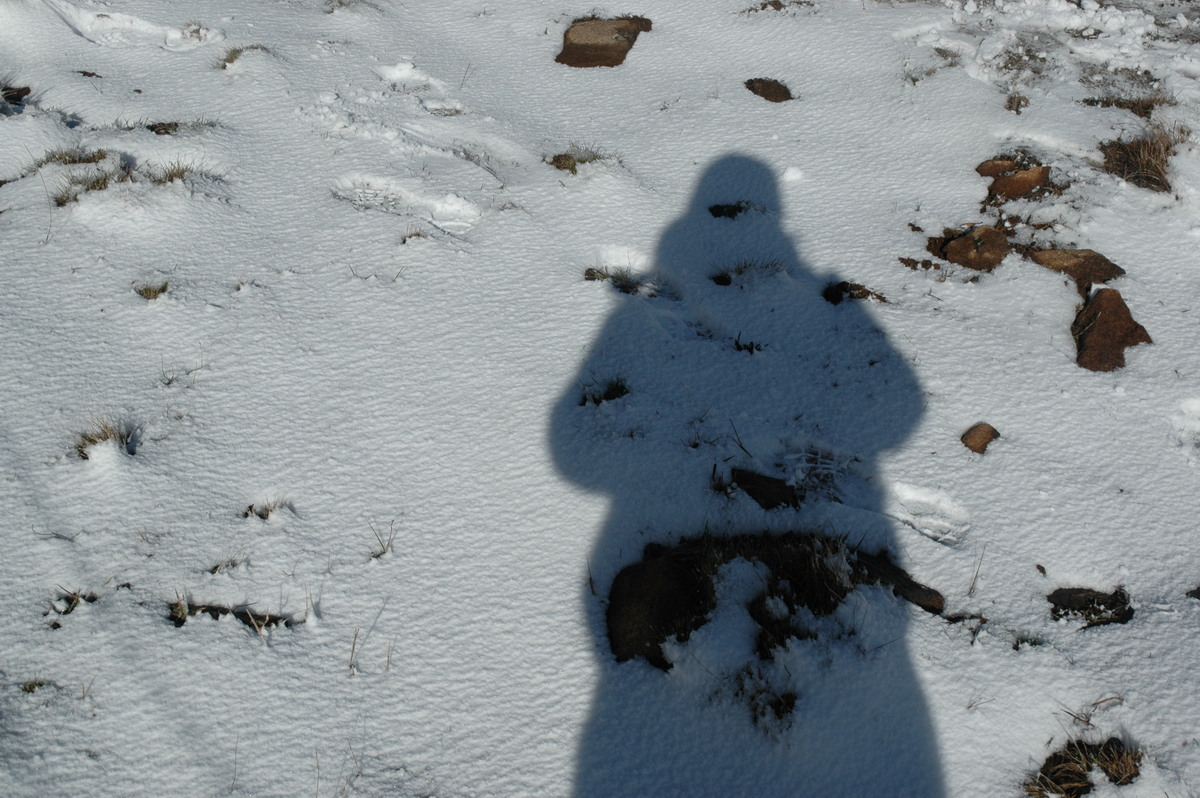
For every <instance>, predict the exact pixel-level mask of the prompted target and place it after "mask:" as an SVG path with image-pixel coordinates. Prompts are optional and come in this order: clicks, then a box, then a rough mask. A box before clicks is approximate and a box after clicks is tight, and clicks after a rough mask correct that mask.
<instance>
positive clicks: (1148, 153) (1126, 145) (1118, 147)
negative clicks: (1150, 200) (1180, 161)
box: [1100, 125, 1191, 191]
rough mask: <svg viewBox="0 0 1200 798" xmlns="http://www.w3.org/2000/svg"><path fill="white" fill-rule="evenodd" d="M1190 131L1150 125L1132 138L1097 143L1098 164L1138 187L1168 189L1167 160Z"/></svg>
mask: <svg viewBox="0 0 1200 798" xmlns="http://www.w3.org/2000/svg"><path fill="white" fill-rule="evenodd" d="M1190 134H1191V131H1189V130H1188V129H1187V128H1184V127H1182V126H1180V125H1175V126H1172V127H1164V126H1163V125H1153V126H1151V127H1150V128H1149V129H1148V130H1146V132H1145V133H1143V134H1142V135H1140V136H1138V137H1137V138H1135V139H1129V140H1125V139H1112V140H1111V141H1105V142H1102V143H1101V144H1100V152H1101V154H1103V155H1104V164H1103V165H1102V167H1101V168H1103V169H1104V171H1106V172H1108V173H1109V174H1112V175H1116V176H1117V177H1119V178H1121V179H1122V180H1125V181H1127V182H1130V183H1133V184H1134V185H1135V186H1139V187H1140V188H1145V189H1149V190H1151V191H1170V190H1171V181H1170V178H1169V177H1168V167H1169V161H1170V158H1171V156H1172V155H1174V154H1175V147H1176V145H1178V144H1182V143H1183V142H1184V141H1186V140H1187V137H1188V136H1189V135H1190Z"/></svg>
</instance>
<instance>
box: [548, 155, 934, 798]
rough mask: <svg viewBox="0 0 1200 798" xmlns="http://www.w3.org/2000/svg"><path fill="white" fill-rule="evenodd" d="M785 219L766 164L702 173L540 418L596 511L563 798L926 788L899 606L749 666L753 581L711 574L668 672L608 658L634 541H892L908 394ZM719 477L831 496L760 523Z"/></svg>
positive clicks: (873, 609)
mask: <svg viewBox="0 0 1200 798" xmlns="http://www.w3.org/2000/svg"><path fill="white" fill-rule="evenodd" d="M714 206H716V210H715V211H714V210H711V209H712V208H713V207H714ZM780 212H781V208H780V203H779V199H778V196H777V191H776V187H775V182H774V178H773V176H772V174H771V172H770V170H769V169H768V168H767V167H766V166H764V165H763V164H762V163H760V162H758V161H755V160H753V159H750V158H746V157H742V156H727V157H725V158H722V159H720V160H718V161H716V162H714V163H713V164H712V165H711V166H709V167H708V169H707V170H706V172H705V174H704V176H703V177H702V178H701V180H700V182H699V184H698V186H697V189H696V192H695V195H694V198H693V200H692V202H691V205H690V207H689V208H688V209H687V210H686V212H685V213H684V215H683V216H682V217H681V218H680V219H678V220H677V221H676V222H675V223H674V224H673V225H672V226H671V227H670V228H669V229H668V230H667V231H666V233H665V234H664V236H663V238H662V240H661V243H660V246H659V248H658V251H657V256H656V260H655V264H654V265H655V272H654V273H653V274H652V275H650V276H649V277H647V278H646V279H645V280H643V281H642V282H641V283H640V284H639V283H637V282H636V281H634V283H633V284H629V285H626V286H625V287H626V288H627V289H629V290H631V291H632V292H633V293H631V294H630V295H629V296H626V297H622V302H621V305H620V306H619V308H618V309H617V310H616V311H615V312H614V313H613V315H612V317H611V318H610V319H609V321H608V322H607V324H606V326H605V329H604V331H603V333H602V334H601V335H600V336H599V337H598V339H597V340H596V341H595V343H594V345H593V346H592V348H591V350H590V352H589V354H588V357H587V360H586V362H585V363H584V364H583V366H582V367H581V369H580V371H579V375H578V378H577V380H576V382H575V383H573V384H572V385H571V386H570V387H569V388H568V390H567V391H566V392H565V393H564V395H563V396H562V397H561V398H560V400H559V402H558V404H557V405H556V409H555V414H554V418H553V420H552V425H551V433H550V434H551V447H552V449H553V452H554V456H555V458H556V463H557V465H558V467H559V469H560V470H561V471H562V472H563V473H564V474H565V475H566V476H567V477H568V478H569V479H571V480H572V481H574V482H576V483H577V484H579V485H581V486H584V487H586V488H588V489H590V490H594V491H598V492H603V493H605V494H607V495H609V496H610V497H611V500H612V504H611V510H610V514H609V517H608V519H607V521H606V523H605V526H604V529H603V531H602V533H601V535H600V537H599V539H598V540H597V542H596V545H595V547H594V549H593V551H592V554H591V557H590V571H591V576H592V585H593V590H594V591H595V595H593V594H592V592H591V591H589V592H588V593H587V594H585V596H584V600H585V602H586V605H587V608H588V618H589V622H590V623H591V626H592V630H593V632H594V635H595V640H596V650H597V655H598V657H599V660H600V662H599V666H598V674H599V679H598V684H597V686H596V689H595V695H594V700H593V703H592V713H591V717H590V718H589V719H588V722H587V727H586V729H585V731H584V733H583V737H582V742H581V745H580V750H579V755H578V769H577V773H576V781H575V789H576V794H577V795H579V796H591V795H595V796H618V795H714V796H718V795H719V796H729V795H820V796H858V795H871V796H877V795H878V796H882V795H888V796H892V795H895V796H899V795H912V796H922V797H923V798H937V796H940V795H941V794H942V791H943V790H942V784H941V776H940V769H939V762H938V756H937V749H936V743H935V739H934V735H933V730H932V727H931V724H930V722H929V719H928V713H927V710H926V708H925V705H924V700H923V698H922V693H921V690H920V687H919V684H918V682H917V679H916V676H915V675H914V673H913V665H912V663H911V661H910V657H909V652H908V646H907V641H906V634H905V632H906V628H907V624H908V623H909V622H910V620H911V615H912V613H913V612H915V610H913V609H912V608H911V607H908V606H906V605H903V604H901V603H900V602H898V601H897V600H895V599H893V598H892V597H891V596H890V594H888V593H887V591H884V590H882V589H881V588H860V589H858V590H856V591H854V593H853V594H852V595H851V597H850V598H849V599H847V601H846V604H845V605H844V606H843V607H842V608H841V609H840V610H839V615H838V617H839V618H840V619H841V620H840V621H838V624H840V625H838V624H832V623H831V624H826V626H825V627H822V629H823V630H824V632H823V636H824V637H830V634H829V632H830V631H831V630H835V629H836V630H840V631H838V632H837V633H836V634H834V635H832V637H833V638H838V639H821V637H820V636H819V637H818V639H816V640H804V641H801V640H792V641H791V642H789V643H788V645H787V646H786V647H785V649H784V650H782V651H780V652H778V655H777V656H774V657H773V659H772V660H771V661H763V660H762V658H761V657H760V656H759V655H757V654H756V653H755V649H754V643H753V631H752V623H751V622H750V621H749V617H748V616H747V614H746V609H745V607H744V606H743V605H742V604H739V601H740V600H741V599H742V598H744V596H742V595H741V594H739V593H738V591H739V590H742V591H743V592H744V590H745V588H744V587H739V586H738V585H739V584H741V583H744V582H746V581H747V580H749V581H750V582H753V581H754V580H755V579H756V578H759V579H761V576H762V575H761V569H760V570H759V571H755V570H754V568H753V566H751V565H749V564H747V563H742V567H740V568H739V569H735V571H736V572H734V571H729V572H722V573H723V574H724V576H723V577H722V579H723V581H722V579H718V589H717V596H718V599H719V600H720V601H719V603H718V606H717V609H716V610H715V611H714V612H712V613H711V614H710V623H709V624H707V625H706V626H705V627H704V628H702V629H700V630H698V631H697V632H695V633H694V634H693V635H692V638H691V639H690V640H689V641H688V642H687V643H676V642H674V641H673V640H671V641H668V642H667V643H666V645H665V647H664V648H665V652H666V658H667V659H668V660H669V661H670V662H672V663H673V664H674V667H672V668H671V670H670V671H668V672H666V673H664V672H663V671H661V670H659V669H656V668H654V667H652V666H651V665H649V664H648V663H647V662H645V661H643V660H642V659H633V660H630V661H627V662H622V663H618V662H616V661H615V659H614V657H613V654H612V650H611V648H610V645H609V640H608V637H607V634H606V629H605V607H606V602H607V597H608V591H609V589H610V586H611V585H612V583H613V580H614V578H615V577H616V575H617V573H618V572H619V571H620V570H621V569H622V568H623V567H625V566H627V565H629V564H631V563H633V562H636V561H638V560H639V559H640V558H641V556H642V552H643V548H644V547H645V546H646V544H647V543H651V542H658V543H666V544H670V543H672V542H674V541H677V540H679V539H680V538H681V537H687V536H695V535H698V534H700V533H702V532H707V533H709V534H712V535H722V534H724V535H731V534H736V533H746V532H754V533H758V532H763V531H769V532H771V533H775V534H778V533H782V532H785V531H789V530H797V529H802V528H803V529H817V530H820V531H821V532H822V533H823V534H826V535H829V536H833V537H844V538H846V539H847V540H848V542H849V543H851V544H852V545H856V546H861V547H862V548H863V549H864V550H869V551H876V550H880V549H884V548H887V547H888V546H889V545H891V543H892V536H893V534H894V531H893V529H892V527H891V525H890V524H889V523H888V520H887V519H886V517H885V516H883V515H882V514H881V497H880V495H879V490H878V488H877V487H876V485H875V483H874V476H875V475H874V463H875V460H876V459H877V456H878V455H879V453H881V452H883V451H885V450H887V449H889V448H892V447H895V446H898V445H899V444H900V443H901V442H902V441H903V440H904V439H905V438H906V437H907V436H908V434H909V433H910V431H911V430H912V428H913V426H914V425H915V424H916V423H917V421H918V420H919V418H920V415H921V407H922V404H921V395H920V388H919V385H918V383H917V381H916V378H915V376H914V374H913V373H912V371H911V370H910V369H909V367H908V366H907V364H906V363H904V362H903V360H902V359H901V358H900V357H899V356H898V354H897V353H896V352H895V351H894V350H893V349H892V347H891V346H890V344H889V342H888V341H887V339H886V336H885V335H884V334H883V332H882V331H881V330H880V329H879V327H878V326H877V325H876V324H875V323H874V322H873V321H872V320H871V317H870V315H869V313H868V312H867V311H866V310H865V309H864V308H863V307H862V305H861V304H859V303H857V302H854V301H847V302H842V303H841V304H839V305H837V306H834V305H833V304H831V303H829V302H827V301H825V300H823V299H822V289H823V288H824V287H825V281H823V280H818V278H817V277H816V276H814V275H813V273H812V272H811V270H810V269H809V268H808V267H807V266H806V265H805V264H804V263H803V262H802V261H801V259H800V257H799V255H798V254H797V252H796V250H795V248H794V246H793V245H792V243H791V241H790V240H789V238H788V236H787V235H786V234H785V233H784V232H783V231H782V230H781V229H780V226H779V219H780ZM722 275H724V276H722ZM714 277H715V278H716V279H714ZM614 386H621V387H623V388H624V389H626V390H627V391H628V392H627V393H625V394H624V395H621V396H617V395H616V394H619V393H621V391H620V390H610V389H612V388H613V387H614ZM605 395H608V396H609V397H610V398H608V399H605V398H604V396H605ZM733 468H745V469H751V470H754V471H756V472H760V473H763V472H767V473H770V474H773V475H776V476H778V477H779V478H782V479H788V480H790V481H791V482H792V483H793V484H795V483H796V481H797V479H800V480H803V479H807V478H812V477H813V476H814V473H815V472H814V469H817V470H819V471H820V473H819V474H816V476H817V477H820V479H821V480H822V481H821V482H820V485H822V486H825V487H826V488H828V489H827V490H824V491H822V490H810V491H809V496H808V498H807V500H806V501H804V502H803V503H801V504H799V506H797V507H780V508H775V509H771V510H766V509H763V508H762V507H760V506H759V505H758V504H756V503H755V502H754V501H752V500H751V499H750V498H749V497H748V496H747V495H746V494H745V493H744V492H740V491H737V490H728V491H718V490H714V482H715V483H716V487H717V488H720V487H722V486H723V485H725V484H726V483H727V482H728V480H729V475H730V473H731V469H733ZM834 482H836V485H834V484H833V483H834ZM816 486H817V483H815V482H814V483H812V485H811V486H810V487H816ZM756 574H757V576H756ZM818 625H819V624H818ZM756 691H760V692H758V693H756ZM761 691H776V693H780V692H784V691H788V692H793V693H794V694H795V696H796V703H795V707H794V710H792V711H791V712H789V713H787V715H786V717H771V716H770V715H771V713H767V717H758V716H757V715H758V714H762V713H761V712H759V711H758V709H756V708H755V696H756V695H757V696H758V697H760V698H761ZM748 708H749V711H748ZM759 709H761V707H759ZM752 718H753V720H752ZM758 721H763V722H758Z"/></svg>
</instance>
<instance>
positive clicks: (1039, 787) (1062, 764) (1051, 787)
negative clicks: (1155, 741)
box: [1022, 737, 1142, 798]
mask: <svg viewBox="0 0 1200 798" xmlns="http://www.w3.org/2000/svg"><path fill="white" fill-rule="evenodd" d="M1141 763H1142V751H1141V749H1140V748H1130V747H1129V746H1127V745H1125V743H1123V742H1122V741H1121V740H1120V739H1118V738H1116V737H1109V738H1108V739H1107V740H1105V741H1104V742H1103V743H1099V744H1097V743H1085V742H1083V741H1082V740H1072V741H1070V742H1068V743H1067V744H1066V745H1064V746H1063V747H1062V748H1060V749H1059V750H1058V751H1055V752H1054V753H1052V754H1050V756H1048V757H1046V761H1045V762H1044V763H1043V764H1042V767H1041V768H1040V769H1039V770H1038V772H1037V773H1036V774H1035V775H1034V776H1033V778H1031V779H1030V780H1029V781H1027V782H1025V784H1024V785H1022V786H1023V787H1024V788H1025V794H1026V795H1028V796H1030V797H1031V798H1050V796H1062V798H1079V796H1082V795H1087V794H1088V793H1090V792H1091V791H1092V789H1093V788H1094V787H1095V785H1094V784H1093V783H1092V779H1091V776H1090V775H1089V774H1090V773H1091V770H1092V768H1093V767H1097V768H1099V769H1100V771H1101V772H1102V773H1103V774H1104V776H1105V778H1107V779H1108V780H1109V781H1110V782H1112V783H1113V784H1116V785H1118V786H1122V785H1125V784H1131V783H1132V782H1133V780H1134V779H1136V778H1137V777H1138V775H1139V774H1140V773H1141V770H1140V767H1141Z"/></svg>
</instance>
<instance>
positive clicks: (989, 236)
mask: <svg viewBox="0 0 1200 798" xmlns="http://www.w3.org/2000/svg"><path fill="white" fill-rule="evenodd" d="M946 232H947V235H946V236H944V237H942V238H931V239H930V240H929V249H930V251H931V252H933V254H935V255H938V256H939V257H942V258H945V259H946V260H948V261H950V262H951V263H957V264H958V265H959V266H964V267H966V268H968V269H974V270H975V271H979V272H990V271H991V270H992V269H995V268H996V267H997V266H999V265H1000V261H1002V260H1004V257H1005V256H1006V255H1008V253H1009V252H1010V251H1011V250H1012V247H1010V246H1009V243H1008V238H1007V237H1006V236H1005V235H1004V233H1003V232H1002V231H1001V230H999V229H998V228H995V227H992V226H991V225H986V224H981V225H977V226H975V227H972V228H970V229H968V230H966V231H965V232H961V233H959V232H957V231H954V230H948V231H946Z"/></svg>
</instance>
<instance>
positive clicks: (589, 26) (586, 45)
mask: <svg viewBox="0 0 1200 798" xmlns="http://www.w3.org/2000/svg"><path fill="white" fill-rule="evenodd" d="M650 27H651V23H650V20H648V19H646V18H645V17H621V18H619V19H577V20H575V21H574V22H573V23H571V27H569V28H567V30H566V31H565V32H564V33H563V47H562V52H560V53H559V54H558V55H557V56H556V57H555V58H554V60H555V61H557V62H558V63H560V64H566V65H567V66H571V67H615V66H620V65H621V64H623V63H625V56H626V54H627V53H628V52H629V51H630V50H631V49H632V48H633V44H634V42H636V41H637V37H638V34H640V33H645V32H647V31H649V30H650Z"/></svg>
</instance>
